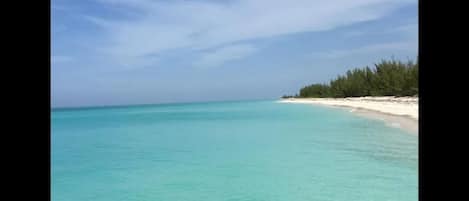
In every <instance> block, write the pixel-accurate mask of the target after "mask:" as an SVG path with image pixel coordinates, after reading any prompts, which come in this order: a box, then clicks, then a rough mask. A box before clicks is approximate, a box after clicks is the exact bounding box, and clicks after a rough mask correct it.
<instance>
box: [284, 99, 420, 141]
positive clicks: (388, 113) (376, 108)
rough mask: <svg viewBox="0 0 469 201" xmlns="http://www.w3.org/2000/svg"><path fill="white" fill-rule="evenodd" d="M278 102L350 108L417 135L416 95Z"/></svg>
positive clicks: (362, 114) (354, 111) (358, 113)
mask: <svg viewBox="0 0 469 201" xmlns="http://www.w3.org/2000/svg"><path fill="white" fill-rule="evenodd" d="M280 102H282V103H302V104H319V105H325V106H334V107H346V108H351V110H350V112H353V113H355V114H357V115H360V116H364V117H368V118H374V119H380V120H383V121H385V122H386V123H387V124H388V125H389V126H393V127H399V128H401V129H404V130H406V131H409V132H410V133H412V134H415V135H418V98H417V97H393V96H384V97H354V98H288V99H283V100H281V101H280Z"/></svg>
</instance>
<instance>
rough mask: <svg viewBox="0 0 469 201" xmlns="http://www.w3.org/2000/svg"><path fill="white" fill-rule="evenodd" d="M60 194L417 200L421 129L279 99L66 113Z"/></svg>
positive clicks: (58, 131)
mask: <svg viewBox="0 0 469 201" xmlns="http://www.w3.org/2000/svg"><path fill="white" fill-rule="evenodd" d="M51 115H52V133H51V135H52V142H51V143H52V153H51V154H52V189H51V190H52V200H53V201H86V200H90V201H91V200H93V201H119V200H125V201H146V200H151V201H224V200H226V201H236V200H239V201H275V200H279V201H303V200H311V201H327V200H331V201H353V200H360V201H365V200H376V201H392V200H395V201H407V200H413V201H416V200H418V152H417V150H418V140H417V136H415V135H412V134H408V133H405V132H404V131H402V130H399V129H397V128H392V127H388V126H386V124H385V123H384V122H381V121H378V120H371V119H366V118H362V117H358V116H355V115H354V114H353V113H350V112H348V110H345V109H335V108H327V107H321V106H313V105H303V104H286V103H278V102H276V101H243V102H217V103H191V104H163V105H147V106H129V107H105V108H83V109H58V110H53V112H52V114H51Z"/></svg>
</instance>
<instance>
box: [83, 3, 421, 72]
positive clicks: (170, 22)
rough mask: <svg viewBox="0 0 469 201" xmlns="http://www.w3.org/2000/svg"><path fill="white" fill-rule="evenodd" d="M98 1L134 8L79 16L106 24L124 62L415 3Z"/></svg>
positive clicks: (366, 16) (340, 22) (356, 18)
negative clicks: (114, 14) (121, 15)
mask: <svg viewBox="0 0 469 201" xmlns="http://www.w3.org/2000/svg"><path fill="white" fill-rule="evenodd" d="M98 1H99V2H101V3H103V4H104V5H106V6H110V7H113V6H114V7H116V6H120V7H127V8H128V9H127V12H138V13H139V15H138V16H137V17H133V18H129V19H125V20H124V19H119V20H117V19H112V20H111V19H105V18H102V17H98V16H88V17H86V18H84V19H85V20H88V21H90V22H92V23H94V24H96V25H99V26H101V27H102V28H104V29H105V33H104V34H105V35H106V37H105V39H106V40H109V41H108V42H109V43H108V44H109V45H107V46H104V47H102V49H101V51H102V52H103V53H105V55H107V56H109V57H111V58H119V61H120V62H124V63H131V62H133V61H137V60H138V58H140V57H141V56H142V55H148V54H155V53H160V52H164V51H168V50H174V49H179V48H185V49H192V50H194V51H200V50H206V49H213V48H217V47H220V48H221V49H220V50H216V51H215V52H224V51H227V50H224V49H223V48H224V47H223V46H225V45H227V44H233V43H238V42H244V41H248V40H253V39H259V38H268V37H274V36H280V35H286V34H293V33H301V32H314V31H323V30H330V29H334V28H336V27H340V26H344V25H350V24H353V23H357V22H362V21H367V20H375V19H378V18H380V17H383V16H385V15H387V14H389V13H391V12H392V11H394V10H395V9H396V8H398V7H400V6H403V5H406V4H408V3H415V2H414V1H413V0H356V1H342V0H328V1H315V0H298V1H294V2H291V1H280V0H257V1H247V0H238V1H229V2H218V1H217V2H215V1H151V0H135V1H124V0H98ZM215 55H216V54H215ZM202 57H204V58H201V61H200V62H199V63H204V62H206V61H207V63H210V62H208V61H209V60H213V61H216V60H220V61H222V60H223V59H210V58H212V57H213V58H216V56H207V55H203V56H202ZM219 57H220V58H221V56H219ZM225 58H228V56H225ZM228 60H229V59H228ZM220 61H218V63H223V62H220ZM225 61H227V60H225ZM212 63H214V64H215V63H217V62H212Z"/></svg>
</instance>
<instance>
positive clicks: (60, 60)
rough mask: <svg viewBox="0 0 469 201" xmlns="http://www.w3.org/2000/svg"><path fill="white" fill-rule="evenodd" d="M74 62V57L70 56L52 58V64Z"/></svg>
mask: <svg viewBox="0 0 469 201" xmlns="http://www.w3.org/2000/svg"><path fill="white" fill-rule="evenodd" d="M72 60H73V59H72V57H69V56H54V55H52V56H51V63H52V64H59V63H65V62H69V61H72Z"/></svg>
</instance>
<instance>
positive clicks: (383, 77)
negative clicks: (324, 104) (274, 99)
mask: <svg viewBox="0 0 469 201" xmlns="http://www.w3.org/2000/svg"><path fill="white" fill-rule="evenodd" d="M413 95H418V62H417V63H414V62H413V61H408V62H401V61H396V60H394V59H392V60H382V61H381V62H380V63H378V64H375V67H374V68H373V69H371V68H369V67H365V68H361V69H360V68H357V69H353V70H349V71H347V73H346V74H345V75H339V76H338V77H337V78H336V79H334V80H331V81H330V82H329V83H328V84H312V85H309V86H305V87H303V88H301V89H300V93H299V94H297V95H295V96H286V95H285V96H282V98H290V97H299V98H306V97H311V98H313V97H314V98H326V97H334V98H343V97H359V96H413Z"/></svg>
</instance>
